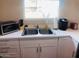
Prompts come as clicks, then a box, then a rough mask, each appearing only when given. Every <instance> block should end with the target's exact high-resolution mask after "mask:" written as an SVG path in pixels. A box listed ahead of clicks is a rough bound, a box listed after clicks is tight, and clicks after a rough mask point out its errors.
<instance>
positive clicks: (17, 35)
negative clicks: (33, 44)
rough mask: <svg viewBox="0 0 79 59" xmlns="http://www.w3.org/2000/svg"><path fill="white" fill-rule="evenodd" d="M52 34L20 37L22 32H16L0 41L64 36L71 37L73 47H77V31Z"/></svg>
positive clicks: (60, 31)
mask: <svg viewBox="0 0 79 59" xmlns="http://www.w3.org/2000/svg"><path fill="white" fill-rule="evenodd" d="M52 32H53V33H54V34H52V35H42V34H39V33H38V34H37V35H25V36H21V35H22V31H17V32H14V33H11V34H7V35H4V36H0V39H6V38H8V39H9V38H32V37H64V36H71V37H72V39H73V41H74V44H75V46H76V47H77V44H78V42H79V30H71V29H68V30H66V31H62V30H52Z"/></svg>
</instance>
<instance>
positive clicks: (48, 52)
mask: <svg viewBox="0 0 79 59" xmlns="http://www.w3.org/2000/svg"><path fill="white" fill-rule="evenodd" d="M56 56H57V48H56V47H53V46H48V47H41V52H40V57H41V58H56Z"/></svg>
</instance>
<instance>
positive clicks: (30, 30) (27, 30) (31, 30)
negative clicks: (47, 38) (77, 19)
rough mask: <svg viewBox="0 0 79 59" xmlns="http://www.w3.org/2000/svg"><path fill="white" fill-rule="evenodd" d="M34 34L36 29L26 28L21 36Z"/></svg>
mask: <svg viewBox="0 0 79 59" xmlns="http://www.w3.org/2000/svg"><path fill="white" fill-rule="evenodd" d="M35 34H38V30H37V29H36V28H26V29H24V31H23V33H22V36H24V35H35Z"/></svg>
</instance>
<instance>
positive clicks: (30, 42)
mask: <svg viewBox="0 0 79 59" xmlns="http://www.w3.org/2000/svg"><path fill="white" fill-rule="evenodd" d="M20 46H21V57H23V58H36V57H38V47H39V44H38V43H37V41H35V40H34V39H31V38H28V39H27V38H26V39H21V40H20Z"/></svg>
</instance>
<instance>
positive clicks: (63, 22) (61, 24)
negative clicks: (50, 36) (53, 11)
mask: <svg viewBox="0 0 79 59" xmlns="http://www.w3.org/2000/svg"><path fill="white" fill-rule="evenodd" d="M58 28H59V29H60V30H66V29H67V28H68V20H67V19H66V18H60V19H59V21H58Z"/></svg>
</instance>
